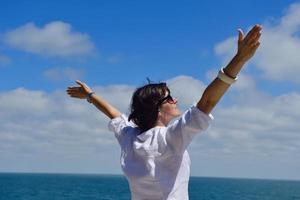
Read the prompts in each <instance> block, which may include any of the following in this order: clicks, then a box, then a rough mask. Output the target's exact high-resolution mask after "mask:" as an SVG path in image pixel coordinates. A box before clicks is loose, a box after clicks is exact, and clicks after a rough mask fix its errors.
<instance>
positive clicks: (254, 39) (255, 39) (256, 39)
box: [248, 32, 261, 45]
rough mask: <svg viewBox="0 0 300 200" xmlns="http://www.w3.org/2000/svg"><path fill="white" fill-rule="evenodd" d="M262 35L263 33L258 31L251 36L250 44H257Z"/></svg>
mask: <svg viewBox="0 0 300 200" xmlns="http://www.w3.org/2000/svg"><path fill="white" fill-rule="evenodd" d="M260 36H261V33H260V32H258V33H257V34H256V35H254V36H253V37H252V38H249V40H248V43H249V44H250V45H252V44H255V43H256V42H257V41H258V40H259V38H260Z"/></svg>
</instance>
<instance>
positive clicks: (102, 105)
mask: <svg viewBox="0 0 300 200" xmlns="http://www.w3.org/2000/svg"><path fill="white" fill-rule="evenodd" d="M91 102H92V104H94V106H96V107H97V108H98V109H99V110H100V111H102V112H103V113H104V114H105V115H106V116H108V117H109V118H110V119H113V118H115V117H118V116H120V115H121V112H119V110H118V109H116V108H115V107H113V106H112V105H110V104H109V103H108V102H107V101H106V100H105V99H103V98H102V97H100V96H98V95H96V94H95V93H94V94H92V96H91Z"/></svg>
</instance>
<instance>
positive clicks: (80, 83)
mask: <svg viewBox="0 0 300 200" xmlns="http://www.w3.org/2000/svg"><path fill="white" fill-rule="evenodd" d="M75 82H76V83H77V84H79V85H81V86H83V83H82V82H81V81H80V80H76V81H75Z"/></svg>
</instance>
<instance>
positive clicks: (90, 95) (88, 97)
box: [86, 92, 95, 103]
mask: <svg viewBox="0 0 300 200" xmlns="http://www.w3.org/2000/svg"><path fill="white" fill-rule="evenodd" d="M94 93H95V92H90V93H88V95H87V96H86V100H87V101H88V102H89V103H92V99H91V97H92V94H94Z"/></svg>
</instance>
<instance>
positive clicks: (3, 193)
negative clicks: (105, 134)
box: [0, 173, 300, 200]
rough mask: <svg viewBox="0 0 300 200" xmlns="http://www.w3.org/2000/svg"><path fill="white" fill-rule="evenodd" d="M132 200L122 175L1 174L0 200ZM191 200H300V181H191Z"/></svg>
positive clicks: (208, 179) (239, 179) (191, 178)
mask: <svg viewBox="0 0 300 200" xmlns="http://www.w3.org/2000/svg"><path fill="white" fill-rule="evenodd" d="M96 199H97V200H98V199H99V200H114V199H116V200H122V199H124V200H125V199H127V200H128V199H130V191H129V186H128V182H127V180H126V178H125V177H124V176H122V175H96V174H51V173H0V200H96ZM189 199H190V200H250V199H251V200H253V199H255V200H256V199H257V200H300V181H288V180H262V179H241V178H208V177H190V182H189Z"/></svg>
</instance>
